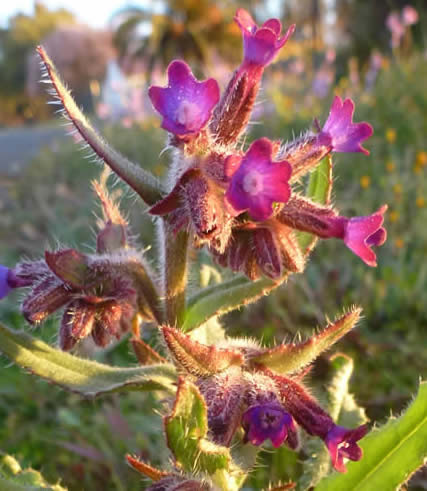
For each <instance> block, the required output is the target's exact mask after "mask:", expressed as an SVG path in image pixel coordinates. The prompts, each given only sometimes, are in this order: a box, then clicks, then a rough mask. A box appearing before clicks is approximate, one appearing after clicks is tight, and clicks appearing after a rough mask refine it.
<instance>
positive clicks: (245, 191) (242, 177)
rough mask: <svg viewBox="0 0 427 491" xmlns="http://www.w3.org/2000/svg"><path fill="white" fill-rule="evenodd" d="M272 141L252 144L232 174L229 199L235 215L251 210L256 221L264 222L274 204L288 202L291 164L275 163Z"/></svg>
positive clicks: (271, 211)
mask: <svg viewBox="0 0 427 491" xmlns="http://www.w3.org/2000/svg"><path fill="white" fill-rule="evenodd" d="M272 154H273V144H272V143H271V142H270V141H269V140H268V139H267V138H260V139H259V140H256V141H255V142H254V143H252V145H251V146H250V148H249V150H248V151H247V152H246V154H245V156H244V157H243V159H242V162H241V164H240V166H239V168H238V169H237V171H236V172H235V173H234V174H233V176H232V177H231V182H230V185H229V187H228V190H227V192H226V195H225V197H226V200H227V202H228V203H229V204H230V205H231V207H232V210H233V211H234V214H235V215H238V214H240V213H242V212H243V211H246V210H248V211H249V214H250V216H251V217H252V218H253V219H254V220H257V221H264V220H266V219H267V218H269V217H270V216H271V215H272V213H273V207H272V206H273V203H274V202H278V203H286V202H287V201H288V199H289V197H290V194H291V188H290V186H289V182H288V181H289V178H290V176H291V173H292V169H291V166H290V164H289V163H288V162H287V161H285V160H282V161H279V162H273V160H272Z"/></svg>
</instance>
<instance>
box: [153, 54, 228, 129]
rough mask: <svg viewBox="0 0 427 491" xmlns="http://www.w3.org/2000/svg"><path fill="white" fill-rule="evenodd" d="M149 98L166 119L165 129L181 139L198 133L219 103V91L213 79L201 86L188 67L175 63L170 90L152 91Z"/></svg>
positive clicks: (172, 64) (172, 66) (160, 88)
mask: <svg viewBox="0 0 427 491" xmlns="http://www.w3.org/2000/svg"><path fill="white" fill-rule="evenodd" d="M148 95H149V97H150V99H151V102H152V104H153V106H154V107H155V108H156V110H157V111H158V112H159V113H160V114H161V115H162V116H163V121H162V128H164V129H165V130H167V131H170V132H171V133H174V134H175V135H178V136H183V135H192V134H195V133H198V132H199V131H200V130H201V129H202V128H203V127H204V126H205V125H206V124H207V123H208V121H209V119H210V117H211V114H212V110H213V108H214V106H215V105H216V104H217V103H218V101H219V87H218V83H217V81H216V80H214V79H213V78H210V79H208V80H205V81H203V82H198V81H197V80H196V78H195V77H194V75H193V74H192V73H191V70H190V68H189V66H188V65H187V64H186V63H184V62H183V61H178V60H175V61H173V62H172V63H171V64H170V65H169V67H168V86H167V87H156V86H152V87H150V89H149V91H148Z"/></svg>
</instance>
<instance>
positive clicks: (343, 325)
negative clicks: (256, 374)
mask: <svg viewBox="0 0 427 491" xmlns="http://www.w3.org/2000/svg"><path fill="white" fill-rule="evenodd" d="M360 314H361V309H360V308H354V309H353V310H351V311H350V312H347V313H346V314H344V315H343V316H341V317H340V318H339V319H337V320H336V321H335V322H333V323H330V324H328V325H327V326H326V327H325V329H323V330H322V331H321V332H319V333H318V334H316V335H315V336H313V337H311V338H310V339H308V340H307V341H304V342H303V343H298V344H295V343H291V344H281V345H279V346H277V347H275V348H271V349H266V350H265V351H263V352H261V353H256V354H254V355H251V356H250V359H249V363H250V364H252V365H253V366H257V365H258V366H259V365H262V366H265V367H267V368H269V369H270V370H273V371H274V372H276V373H279V374H282V375H285V374H290V373H296V372H298V371H299V370H301V369H302V368H303V367H305V366H306V365H308V364H309V363H311V362H312V361H314V360H315V359H316V358H317V357H318V356H319V355H320V353H322V352H323V351H325V350H327V349H328V348H330V347H331V346H332V345H333V344H334V343H336V342H337V341H338V340H339V339H341V338H342V337H343V336H344V335H345V334H347V333H348V332H349V331H350V330H351V329H352V328H353V327H354V326H355V325H356V323H357V321H358V320H359V318H360Z"/></svg>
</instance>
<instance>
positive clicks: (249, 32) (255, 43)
mask: <svg viewBox="0 0 427 491" xmlns="http://www.w3.org/2000/svg"><path fill="white" fill-rule="evenodd" d="M234 20H235V21H236V22H237V24H238V26H239V27H240V30H241V31H242V34H243V51H244V62H246V63H249V64H254V65H258V66H261V67H265V66H266V65H268V64H269V63H270V62H271V61H272V60H273V58H274V57H275V56H276V55H277V53H278V52H279V50H280V48H282V47H283V46H284V45H285V43H286V41H287V40H288V39H289V38H290V36H291V35H292V34H293V32H294V30H295V24H292V25H291V26H290V27H289V29H288V30H287V31H286V33H285V35H284V36H282V37H280V32H281V30H282V24H281V23H280V21H279V20H278V19H269V20H268V21H267V22H264V24H263V25H262V26H261V27H258V26H257V25H256V23H255V22H254V20H253V19H252V17H251V15H250V14H249V12H247V11H246V10H245V9H238V10H237V12H236V15H235V16H234Z"/></svg>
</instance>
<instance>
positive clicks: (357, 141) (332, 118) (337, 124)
mask: <svg viewBox="0 0 427 491" xmlns="http://www.w3.org/2000/svg"><path fill="white" fill-rule="evenodd" d="M353 113H354V103H353V101H352V100H351V99H345V100H344V102H343V101H342V99H341V97H339V96H335V98H334V101H333V103H332V106H331V110H330V112H329V116H328V119H327V120H326V123H325V124H324V126H323V129H322V131H321V132H320V133H319V135H318V141H319V142H321V144H322V145H326V146H328V145H330V146H331V148H332V151H333V152H363V153H364V154H365V155H368V154H369V150H366V148H363V147H362V145H361V143H362V142H363V141H364V140H366V139H367V138H369V137H370V136H372V133H373V130H372V126H371V125H370V124H368V123H353Z"/></svg>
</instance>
